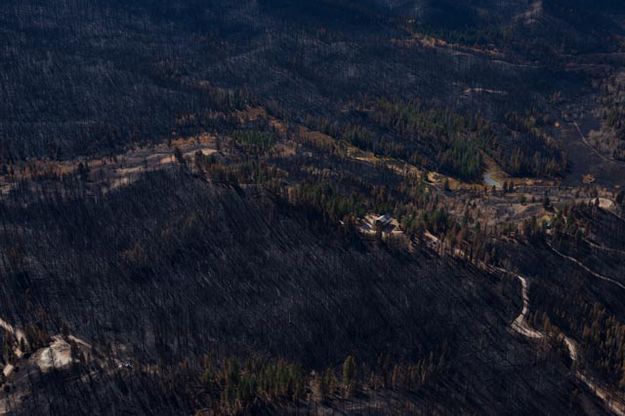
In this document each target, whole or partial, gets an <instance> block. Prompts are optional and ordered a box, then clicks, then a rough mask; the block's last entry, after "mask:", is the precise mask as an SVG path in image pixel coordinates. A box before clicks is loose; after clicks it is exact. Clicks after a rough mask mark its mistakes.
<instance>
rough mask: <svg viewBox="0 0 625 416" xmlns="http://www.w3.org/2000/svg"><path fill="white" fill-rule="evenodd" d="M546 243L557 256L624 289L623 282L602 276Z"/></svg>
mask: <svg viewBox="0 0 625 416" xmlns="http://www.w3.org/2000/svg"><path fill="white" fill-rule="evenodd" d="M547 245H548V246H549V248H550V249H551V250H552V251H553V252H554V253H556V254H557V255H558V256H560V257H562V258H564V259H567V260H568V261H571V262H573V263H575V264H576V265H578V266H579V267H581V268H582V269H584V270H585V271H587V272H588V273H590V274H591V275H593V276H594V277H596V278H597V279H601V280H603V281H605V282H608V283H611V284H613V285H615V286H618V287H620V288H621V289H625V284H623V283H621V282H619V281H617V280H614V279H612V278H610V277H607V276H604V275H602V274H601V273H597V272H596V271H594V270H592V269H590V268H589V267H588V266H586V265H585V264H584V263H582V262H581V261H579V260H577V259H576V258H575V257H571V256H567V255H566V254H564V253H562V252H561V251H559V250H558V249H556V248H555V247H554V246H553V245H551V243H547Z"/></svg>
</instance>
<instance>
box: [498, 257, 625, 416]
mask: <svg viewBox="0 0 625 416" xmlns="http://www.w3.org/2000/svg"><path fill="white" fill-rule="evenodd" d="M496 270H498V271H500V272H502V273H505V274H507V275H510V276H514V277H516V278H517V279H518V280H519V281H520V282H521V293H522V296H523V309H522V311H521V313H520V314H519V316H517V318H516V319H515V320H514V321H513V322H512V325H511V328H512V330H513V331H514V332H516V333H518V334H520V335H523V336H525V337H527V338H530V339H545V338H547V335H546V334H544V333H542V332H540V331H537V330H535V329H533V328H531V327H530V326H529V324H528V323H527V316H528V314H529V282H528V280H527V278H526V277H523V276H521V275H519V274H516V273H512V272H509V271H507V270H504V269H501V268H496ZM562 340H563V341H564V344H565V345H566V348H567V350H568V353H569V357H570V359H571V361H572V362H573V363H574V364H576V363H578V362H579V348H578V346H577V342H576V341H575V340H573V339H572V338H569V337H567V336H566V335H564V334H562ZM575 376H576V377H577V379H578V380H580V381H581V382H582V383H584V384H585V385H586V387H588V388H589V389H590V390H591V391H592V392H593V393H594V394H595V396H597V398H599V399H600V400H601V401H602V402H603V403H604V405H605V406H606V408H608V409H609V410H610V411H611V412H612V413H614V414H615V415H617V416H625V402H624V401H623V400H621V399H620V398H615V397H614V395H613V394H612V393H611V392H609V391H608V390H607V389H605V388H603V387H601V386H600V385H598V384H597V383H596V382H594V381H593V380H592V379H591V378H590V377H589V376H587V375H585V374H584V373H583V372H582V371H581V370H576V371H575Z"/></svg>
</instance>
